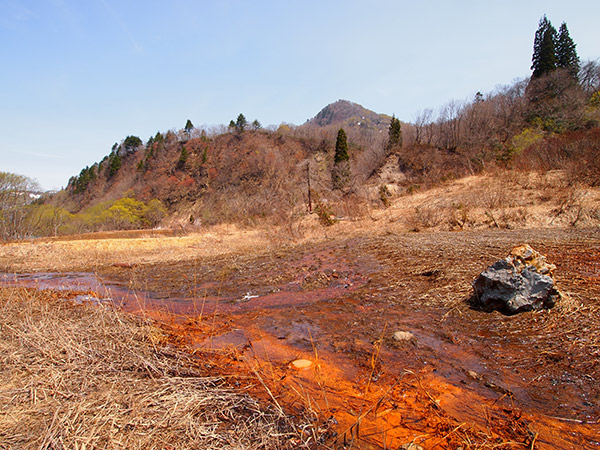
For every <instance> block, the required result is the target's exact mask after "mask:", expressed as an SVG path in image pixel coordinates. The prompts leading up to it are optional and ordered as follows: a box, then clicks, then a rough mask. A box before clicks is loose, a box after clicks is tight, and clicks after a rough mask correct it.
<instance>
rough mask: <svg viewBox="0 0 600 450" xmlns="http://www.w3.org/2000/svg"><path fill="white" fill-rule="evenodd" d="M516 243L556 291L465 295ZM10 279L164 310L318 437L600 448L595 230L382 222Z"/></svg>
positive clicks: (187, 336) (383, 444) (188, 336)
mask: <svg viewBox="0 0 600 450" xmlns="http://www.w3.org/2000/svg"><path fill="white" fill-rule="evenodd" d="M522 243H529V244H530V245H531V246H532V247H534V248H535V249H536V250H538V251H540V252H541V253H542V254H545V255H546V256H547V258H548V260H549V262H551V263H554V264H556V265H557V270H556V272H555V275H556V279H557V283H558V287H559V289H560V290H561V291H562V292H563V293H564V294H566V295H565V298H564V300H563V301H562V302H561V303H560V304H559V305H558V306H557V307H555V308H554V309H552V310H550V311H540V312H532V313H525V314H520V315H517V316H505V315H502V314H500V313H497V312H494V313H485V312H481V311H477V310H475V309H472V308H471V307H470V303H469V297H470V295H471V292H472V289H471V282H472V280H473V278H474V277H475V276H477V275H478V274H479V273H480V272H481V271H483V270H484V269H485V268H486V267H487V266H489V265H490V264H492V263H493V262H494V261H496V260H498V259H500V258H503V257H505V256H506V255H507V254H508V252H509V251H510V249H511V248H512V247H514V246H516V245H519V244H522ZM12 277H13V278H14V276H12ZM9 278H10V277H9ZM34 279H36V280H37V281H34ZM69 280H70V281H69ZM17 282H18V283H19V284H28V283H37V285H38V286H39V287H52V288H53V287H57V286H58V285H62V286H63V287H65V286H66V288H71V289H78V290H81V291H82V292H84V294H82V295H84V297H83V300H85V299H86V297H85V292H86V290H90V291H95V292H97V293H98V294H97V295H96V297H99V298H109V297H110V298H112V301H114V302H115V303H117V304H119V305H120V306H122V307H123V308H125V309H126V310H130V311H138V312H140V311H144V312H145V313H149V312H154V313H155V314H156V313H160V314H159V315H157V317H160V318H161V320H163V321H164V320H167V319H165V318H167V317H169V319H168V320H167V322H168V324H167V322H165V324H167V325H168V327H169V329H170V332H171V333H173V336H175V337H176V338H177V339H178V341H179V342H180V343H184V344H185V345H187V346H189V347H190V348H191V349H196V350H198V351H199V352H206V351H210V352H225V353H226V354H227V355H228V356H229V364H231V366H232V368H234V369H235V368H236V367H237V368H239V370H247V369H248V367H250V368H251V369H252V370H255V371H256V373H257V374H260V375H259V376H260V377H261V379H263V380H264V383H265V385H267V386H268V387H269V392H270V394H269V400H270V401H276V402H278V403H280V404H281V405H282V406H283V407H284V408H286V409H287V410H288V411H290V412H291V413H292V414H312V413H314V414H315V415H316V416H318V418H319V419H318V420H319V421H320V422H319V424H320V428H321V431H322V433H321V439H322V440H323V441H322V442H323V443H322V445H323V446H328V447H336V448H344V447H345V448H350V447H351V446H353V447H354V448H394V449H395V448H400V446H401V445H403V444H407V443H409V442H415V443H417V444H419V445H421V446H422V447H423V448H434V447H436V448H493V447H494V445H500V447H497V448H540V449H542V448H548V449H550V448H558V449H572V448H589V449H593V448H594V449H595V448H600V432H599V431H598V430H600V424H599V419H600V365H599V362H600V232H598V231H571V230H568V231H556V230H554V231H487V232H468V233H467V232H465V233H435V234H434V233H431V234H428V233H419V234H393V233H389V234H383V235H378V236H361V237H353V238H348V239H344V238H340V239H335V240H330V241H326V242H321V243H318V244H303V245H299V246H288V247H282V248H280V249H279V250H278V251H276V252H270V253H267V252H265V251H263V250H262V249H256V252H254V253H250V254H249V253H246V254H243V255H228V256H223V257H215V258H211V259H202V260H200V259H196V260H189V261H186V262H178V263H171V264H160V265H129V264H127V263H123V264H117V265H112V266H110V267H104V268H102V269H101V270H100V271H99V272H98V273H97V274H94V275H92V274H88V273H78V274H62V275H61V276H60V277H56V276H54V275H52V274H46V275H39V274H38V275H36V276H32V277H29V278H28V277H27V276H21V277H20V278H17ZM69 283H70V285H69ZM90 298H94V296H93V294H91V297H90ZM164 313H166V314H164ZM397 332H403V333H399V334H397V336H398V337H401V338H402V339H397V338H395V337H394V334H395V333H397ZM297 359H307V360H309V361H311V362H312V363H313V364H312V365H311V366H310V367H308V368H306V369H303V370H296V369H293V368H292V366H291V365H290V363H291V362H292V361H294V360H297ZM316 438H317V437H316ZM511 443H512V444H511Z"/></svg>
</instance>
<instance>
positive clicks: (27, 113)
mask: <svg viewBox="0 0 600 450" xmlns="http://www.w3.org/2000/svg"><path fill="white" fill-rule="evenodd" d="M598 13H600V5H599V4H598V2H597V0H590V1H577V0H572V1H570V2H565V1H564V0H562V1H523V0H519V1H512V0H506V1H502V2H487V1H481V0H479V1H459V0H457V1H453V2H450V1H421V2H415V1H410V2H408V1H380V0H371V1H369V2H366V1H364V0H363V1H354V0H345V1H327V0H320V1H313V0H287V1H284V0H281V1H262V0H253V1H242V0H230V1H227V0H224V1H201V0H196V1H192V0H171V1H153V0H146V1H134V0H131V1H128V0H119V1H117V0H37V1H36V0H30V1H19V0H0V39H1V42H2V46H1V48H0V58H1V59H0V60H1V63H0V64H1V67H2V70H0V105H1V108H0V171H8V172H14V173H19V174H23V175H27V176H29V177H32V178H35V179H37V180H38V181H39V182H40V184H41V185H42V187H43V188H44V189H52V188H60V187H63V186H65V185H66V183H67V181H68V179H69V177H71V176H72V175H76V174H78V173H79V171H80V170H81V169H82V168H83V167H84V166H86V165H91V164H93V163H94V162H96V161H99V160H100V159H102V157H103V156H104V155H106V154H108V153H109V152H110V148H111V147H112V145H113V143H115V142H120V141H121V140H122V139H123V138H125V137H126V136H128V135H136V136H139V137H140V138H142V140H144V141H145V140H146V139H147V138H148V137H150V136H151V135H154V134H155V133H156V132H157V131H159V130H160V131H166V130H168V129H172V128H176V129H179V128H183V126H184V125H185V122H186V120H187V119H191V120H192V122H193V123H194V125H196V126H201V125H208V126H210V125H218V124H227V123H229V120H231V119H234V118H235V117H237V115H238V114H239V113H240V112H242V113H244V115H245V116H246V117H247V118H248V119H249V120H253V119H258V120H259V121H260V122H261V123H262V124H263V125H269V124H280V123H282V122H287V123H294V124H302V123H303V122H304V121H306V120H307V119H309V118H311V117H312V116H314V115H315V114H316V113H317V112H318V111H319V110H320V109H321V108H323V107H324V106H325V105H327V104H328V103H331V102H334V101H336V100H338V99H347V100H351V101H354V102H357V103H360V104H362V105H363V106H365V107H367V108H369V109H372V110H374V111H376V112H380V113H387V114H396V116H397V117H399V118H400V119H401V120H403V121H412V120H413V119H414V117H415V114H416V113H417V111H419V110H422V109H425V108H433V109H434V110H436V109H438V108H439V107H440V106H441V105H443V104H444V103H446V102H448V101H449V100H452V99H457V100H462V99H466V98H471V97H472V96H473V95H474V94H475V92H477V91H481V92H489V91H491V90H493V89H494V88H495V87H496V86H498V85H504V84H509V83H511V82H512V81H513V80H514V79H516V78H522V77H526V76H529V74H530V71H529V67H530V65H531V52H532V46H533V37H534V33H535V30H536V28H537V25H538V21H539V19H540V17H541V16H542V15H543V14H547V15H548V18H549V19H550V20H551V21H552V23H553V24H554V25H555V27H556V28H558V27H559V25H560V23H561V22H563V21H566V22H567V25H568V27H569V31H570V33H571V37H572V38H573V39H574V41H575V42H576V43H577V51H578V53H579V56H580V57H581V59H582V60H586V59H597V58H599V57H600V32H599V31H598V28H597V20H596V18H597V16H598Z"/></svg>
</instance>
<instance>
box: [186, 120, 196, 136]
mask: <svg viewBox="0 0 600 450" xmlns="http://www.w3.org/2000/svg"><path fill="white" fill-rule="evenodd" d="M193 129H194V124H193V123H192V121H191V120H190V119H188V120H187V122H186V123H185V128H184V131H185V134H187V135H188V136H189V135H190V133H191V132H192V130H193Z"/></svg>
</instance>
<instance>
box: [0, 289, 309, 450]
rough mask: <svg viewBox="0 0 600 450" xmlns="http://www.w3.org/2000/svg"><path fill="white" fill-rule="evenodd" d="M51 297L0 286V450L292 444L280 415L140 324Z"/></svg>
mask: <svg viewBox="0 0 600 450" xmlns="http://www.w3.org/2000/svg"><path fill="white" fill-rule="evenodd" d="M64 295H66V294H60V296H64ZM60 296H59V294H56V293H53V292H50V291H32V290H26V289H15V288H0V331H1V333H0V448H1V449H17V448H19V449H63V448H71V449H86V448H88V449H90V448H103V449H124V448H127V449H152V448H156V449H158V448H160V449H184V448H194V449H228V448H229V449H234V448H235V449H279V448H290V447H292V448H299V447H301V446H302V445H301V443H302V441H301V440H300V439H299V438H298V436H299V433H297V432H295V431H294V427H293V425H292V423H291V422H290V421H289V419H288V418H287V417H286V416H285V415H284V414H283V413H282V411H281V410H280V409H278V408H275V407H265V406H264V405H262V404H260V403H259V402H257V401H256V400H254V399H253V398H251V397H250V396H248V395H247V394H245V393H244V390H243V389H236V390H235V391H234V390H232V389H231V388H230V387H229V386H230V383H226V382H225V379H224V378H222V377H215V376H207V375H206V370H204V369H203V364H204V365H206V361H198V360H197V359H192V358H191V357H190V355H189V354H186V353H182V352H180V351H178V350H176V349H173V348H170V347H169V346H168V345H167V342H166V340H165V336H164V335H163V334H162V332H161V331H160V330H159V329H158V328H155V327H154V326H153V325H152V324H151V323H149V322H148V321H145V320H142V319H138V318H133V317H130V316H126V315H124V314H122V313H119V312H117V311H115V310H114V309H112V308H110V307H105V306H102V305H86V304H84V305H75V304H73V303H70V302H67V301H65V300H63V299H61V298H60ZM236 381H237V383H238V384H241V386H240V387H245V388H248V386H249V385H251V384H253V383H255V382H256V380H249V379H244V378H237V379H236Z"/></svg>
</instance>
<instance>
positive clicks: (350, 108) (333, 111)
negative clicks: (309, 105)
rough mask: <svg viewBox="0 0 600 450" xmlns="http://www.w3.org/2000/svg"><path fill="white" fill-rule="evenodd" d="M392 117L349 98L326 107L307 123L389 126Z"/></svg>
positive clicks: (321, 125) (320, 125) (323, 125)
mask: <svg viewBox="0 0 600 450" xmlns="http://www.w3.org/2000/svg"><path fill="white" fill-rule="evenodd" d="M389 119H390V117H389V116H388V115H386V114H378V113H376V112H374V111H371V110H370V109H367V108H365V107H364V106H362V105H359V104H358V103H354V102H350V101H348V100H338V101H336V102H334V103H330V104H329V105H327V106H326V107H324V108H323V109H322V110H321V111H319V113H318V114H317V115H316V116H315V117H313V118H312V119H310V120H309V121H308V122H307V124H310V125H316V126H319V127H326V126H328V125H340V126H342V125H344V126H364V125H366V124H370V125H371V126H375V127H376V128H379V127H381V126H383V127H387V125H388V123H389Z"/></svg>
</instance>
